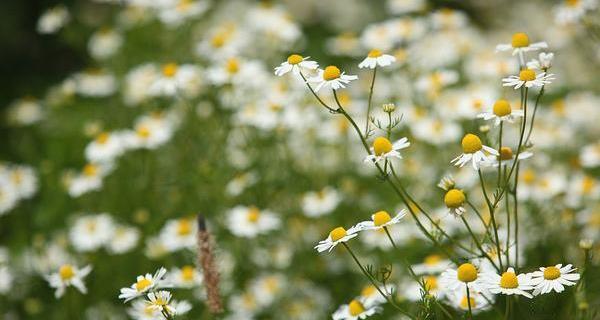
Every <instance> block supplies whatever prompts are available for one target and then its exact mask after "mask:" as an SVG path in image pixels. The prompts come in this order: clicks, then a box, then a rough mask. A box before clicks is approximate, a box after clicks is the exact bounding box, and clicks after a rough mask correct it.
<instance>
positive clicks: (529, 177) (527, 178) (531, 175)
mask: <svg viewBox="0 0 600 320" xmlns="http://www.w3.org/2000/svg"><path fill="white" fill-rule="evenodd" d="M523 181H524V182H525V183H526V184H532V183H534V182H535V172H533V170H531V169H529V170H525V172H523Z"/></svg>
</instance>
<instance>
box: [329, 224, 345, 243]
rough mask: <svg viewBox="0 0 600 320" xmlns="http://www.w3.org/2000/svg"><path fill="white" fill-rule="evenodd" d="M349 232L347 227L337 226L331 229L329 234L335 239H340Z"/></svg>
mask: <svg viewBox="0 0 600 320" xmlns="http://www.w3.org/2000/svg"><path fill="white" fill-rule="evenodd" d="M347 234H348V233H346V229H344V228H342V227H337V228H335V229H333V230H331V232H330V233H329V236H330V237H331V240H333V241H338V240H340V239H341V238H343V237H345V236H346V235H347Z"/></svg>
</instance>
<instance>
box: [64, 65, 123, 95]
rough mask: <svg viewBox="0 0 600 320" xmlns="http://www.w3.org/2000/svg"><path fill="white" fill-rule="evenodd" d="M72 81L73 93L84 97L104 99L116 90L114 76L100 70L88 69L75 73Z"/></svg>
mask: <svg viewBox="0 0 600 320" xmlns="http://www.w3.org/2000/svg"><path fill="white" fill-rule="evenodd" d="M73 80H74V81H75V83H74V84H75V92H76V93H78V94H79V95H81V96H84V97H93V98H100V97H106V96H110V95H112V94H113V93H114V92H115V91H116V90H117V79H116V78H115V76H114V75H112V74H110V73H108V72H107V71H104V70H101V69H88V70H85V71H83V72H79V73H76V74H75V75H73Z"/></svg>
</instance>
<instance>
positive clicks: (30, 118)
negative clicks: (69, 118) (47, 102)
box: [6, 97, 45, 126]
mask: <svg viewBox="0 0 600 320" xmlns="http://www.w3.org/2000/svg"><path fill="white" fill-rule="evenodd" d="M44 114H45V111H44V107H43V106H42V104H41V103H40V101H39V100H37V99H35V98H33V97H24V98H21V99H18V100H16V101H14V102H13V103H11V105H10V106H9V107H8V109H7V110H6V119H7V120H8V122H9V123H10V124H12V125H18V126H27V125H31V124H34V123H37V122H39V121H41V120H42V119H44Z"/></svg>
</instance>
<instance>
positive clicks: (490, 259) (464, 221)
mask: <svg viewBox="0 0 600 320" xmlns="http://www.w3.org/2000/svg"><path fill="white" fill-rule="evenodd" d="M460 218H461V219H462V221H463V223H464V224H465V227H467V230H468V231H469V234H470V235H471V238H473V241H475V245H476V246H477V248H478V249H479V250H480V251H481V253H482V254H483V255H484V257H486V258H487V259H488V260H489V261H490V262H491V263H492V265H493V266H494V268H496V270H498V271H499V270H500V269H498V266H497V265H496V263H495V262H494V260H493V259H492V258H491V257H490V256H489V255H488V254H487V253H486V252H485V250H483V246H481V243H480V242H479V240H477V236H475V233H473V230H472V229H471V226H469V223H468V222H467V220H466V219H465V217H463V216H460Z"/></svg>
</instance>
